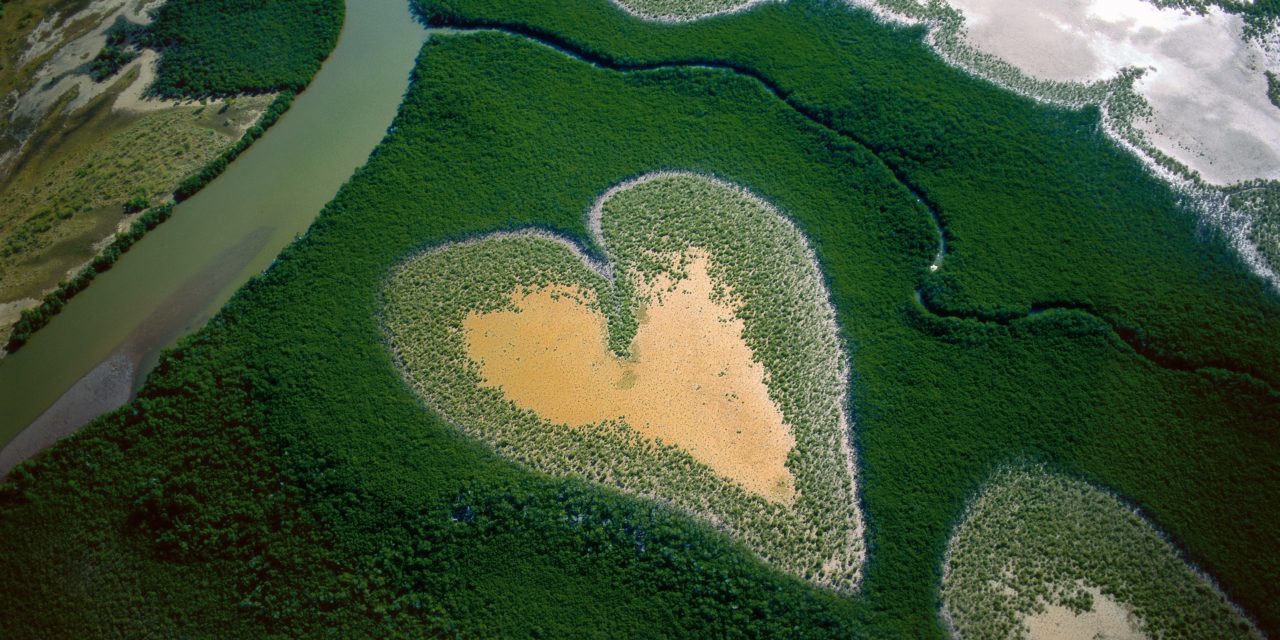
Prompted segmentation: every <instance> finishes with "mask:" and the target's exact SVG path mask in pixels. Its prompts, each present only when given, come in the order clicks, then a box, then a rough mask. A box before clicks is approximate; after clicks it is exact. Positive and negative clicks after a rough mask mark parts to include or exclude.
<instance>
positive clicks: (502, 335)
mask: <svg viewBox="0 0 1280 640" xmlns="http://www.w3.org/2000/svg"><path fill="white" fill-rule="evenodd" d="M687 273H688V277H687V278H686V279H683V280H680V281H679V282H676V283H674V284H675V286H674V288H670V286H671V285H672V282H671V281H670V280H666V281H665V282H664V281H662V279H659V281H658V282H656V283H655V284H654V285H653V287H652V288H651V289H649V290H648V291H645V292H643V293H644V294H645V295H647V297H648V303H647V304H646V306H645V308H644V312H643V313H642V314H641V316H640V318H639V321H640V323H639V327H638V329H637V332H636V336H635V340H634V342H633V343H632V357H631V358H628V359H622V358H618V357H617V356H616V355H614V354H613V353H612V352H611V351H610V350H609V347H608V342H607V340H608V328H607V326H606V322H605V318H604V316H603V315H601V314H600V313H598V312H597V311H594V310H592V309H590V308H589V307H588V306H587V302H588V300H587V299H586V298H585V296H584V294H582V293H581V292H580V291H579V290H577V289H573V288H568V287H551V288H546V289H541V290H538V291H533V292H527V293H524V294H523V295H521V294H520V293H516V294H513V302H514V303H515V305H516V307H517V308H518V309H519V310H518V311H511V310H503V311H496V312H491V313H483V314H481V313H471V314H469V315H468V316H467V318H466V319H465V320H464V321H463V325H462V327H463V331H464V333H465V335H466V349H467V354H468V356H469V357H470V358H471V359H472V360H473V361H475V362H476V363H477V364H478V365H479V368H480V372H481V375H482V376H483V378H484V380H485V384H486V385H488V386H493V387H499V388H501V389H502V390H503V392H504V393H505V395H506V396H507V397H508V398H509V399H510V400H511V401H512V402H514V403H515V404H516V405H517V406H519V407H521V408H524V409H530V410H533V411H535V412H537V413H538V414H539V415H541V416H543V417H544V418H546V419H548V420H550V421H552V422H555V423H560V424H567V425H571V426H586V425H592V424H598V423H600V422H603V421H606V420H615V419H619V418H621V419H622V420H624V421H625V422H626V423H627V424H629V425H631V427H632V428H634V429H636V430H637V431H639V432H640V433H641V434H643V435H644V436H646V437H648V438H651V439H654V440H659V439H660V440H661V441H662V442H664V443H667V444H672V445H676V446H679V447H681V448H682V449H684V450H685V451H688V452H689V454H690V455H692V456H693V458H694V459H696V460H698V461H699V462H702V463H704V464H706V465H707V466H709V467H710V468H711V469H712V470H714V471H715V472H716V473H718V474H720V475H722V476H724V477H726V478H729V479H731V480H733V481H735V482H737V483H738V484H740V485H742V486H743V487H744V488H746V489H747V490H748V491H751V492H752V493H755V494H758V495H760V496H763V497H765V498H767V499H769V500H773V501H775V502H781V503H789V502H790V501H791V500H792V499H793V498H794V497H795V480H794V478H793V477H792V475H791V472H790V471H789V470H788V469H787V467H786V460H787V454H788V453H790V452H791V450H792V448H793V447H794V446H795V438H794V437H793V436H792V434H791V430H790V428H789V427H788V426H787V425H786V424H785V423H784V422H783V418H782V413H781V411H779V410H778V408H777V406H776V405H775V404H774V403H773V401H772V400H770V399H769V390H768V387H767V386H766V385H765V372H764V368H763V367H762V366H761V365H760V364H759V363H757V362H755V361H753V359H752V352H751V348H750V347H748V346H747V344H746V342H745V341H744V340H743V338H742V330H743V322H742V320H741V319H739V318H737V317H736V315H735V313H734V310H733V309H732V308H731V307H730V306H728V305H727V304H724V303H719V302H715V301H713V300H712V291H713V288H714V282H713V281H712V279H711V276H710V274H709V272H708V259H707V258H706V256H705V255H695V256H694V259H693V260H692V262H691V264H690V265H689V267H688V270H687ZM669 288H670V290H668V289H669Z"/></svg>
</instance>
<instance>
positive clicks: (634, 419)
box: [385, 173, 863, 592]
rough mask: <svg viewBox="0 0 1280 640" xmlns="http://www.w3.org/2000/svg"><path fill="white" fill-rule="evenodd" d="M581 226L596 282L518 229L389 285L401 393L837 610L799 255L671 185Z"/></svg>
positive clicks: (735, 193)
mask: <svg viewBox="0 0 1280 640" xmlns="http://www.w3.org/2000/svg"><path fill="white" fill-rule="evenodd" d="M588 225H589V227H590V228H591V229H592V230H593V231H594V233H595V238H596V242H597V243H598V244H599V245H600V246H601V247H603V249H604V252H605V255H606V256H607V259H608V263H607V264H597V263H595V262H593V261H592V260H590V259H588V258H587V257H586V256H585V254H584V253H583V252H582V251H580V250H579V249H578V248H577V246H576V245H574V244H573V243H571V242H569V241H567V240H564V239H562V238H559V237H558V236H552V235H549V234H545V233H541V232H533V231H527V232H521V233H515V234H511V233H507V234H497V235H490V236H486V237H481V238H478V239H475V240H472V241H469V242H464V243H461V244H454V245H446V246H444V247H440V248H437V249H435V250H431V251H428V252H426V253H424V254H422V255H420V256H418V257H415V258H413V259H411V260H410V261H409V262H408V263H406V264H405V265H403V266H402V267H401V268H400V269H399V270H397V271H396V272H395V273H394V274H393V275H392V277H391V280H390V282H389V283H388V286H387V290H386V292H385V296H386V298H387V300H386V317H385V323H386V326H387V329H388V331H389V333H390V337H391V343H392V346H393V348H394V350H395V354H396V357H397V360H398V361H399V362H400V364H401V367H402V368H403V370H404V373H405V375H406V377H407V378H408V380H409V382H410V384H411V385H412V386H413V387H414V388H415V389H416V390H417V391H418V393H419V394H420V395H421V396H422V398H423V399H424V400H426V401H427V403H428V404H430V405H431V406H432V407H433V408H435V409H436V410H437V411H439V412H440V413H442V414H443V415H444V416H446V417H447V418H448V419H449V420H450V421H451V422H453V423H454V424H456V425H457V426H458V427H459V428H460V429H462V431H464V432H466V433H468V434H470V435H472V436H474V437H477V438H479V439H481V440H483V441H485V442H488V443H489V444H490V445H492V446H493V447H494V448H495V449H496V450H497V451H498V452H499V453H502V454H504V455H506V456H508V457H511V458H513V459H515V460H517V461H520V462H522V463H524V464H527V465H529V466H532V467H534V468H536V469H540V470H543V471H546V472H549V473H553V474H559V475H565V474H568V475H577V476H582V477H586V478H588V479H591V480H594V481H597V482H601V483H605V484H609V485H613V486H616V487H618V488H620V489H623V490H625V491H629V492H632V493H636V494H639V495H643V496H648V497H652V498H656V499H658V500H660V501H663V502H666V503H668V504H671V505H673V506H676V507H679V508H681V509H683V510H685V511H687V512H689V513H692V514H694V515H696V516H699V517H702V518H704V519H706V520H709V521H711V522H713V523H716V524H719V525H720V526H722V527H723V528H725V529H726V530H727V531H729V532H730V533H731V534H732V535H733V536H734V537H735V538H737V539H739V540H740V541H742V542H743V543H744V544H745V545H746V546H747V547H748V548H750V549H752V550H753V551H755V552H756V553H758V554H759V555H760V556H761V557H763V558H764V559H765V560H767V561H771V562H772V563H774V564H775V565H777V566H778V567H779V568H782V569H784V570H786V571H788V572H790V573H792V574H794V575H797V576H799V577H802V578H805V579H808V580H811V581H813V582H815V583H817V584H820V585H823V586H826V587H829V588H832V589H835V590H837V591H842V592H851V591H852V590H853V589H855V588H856V586H857V581H858V576H859V573H858V572H859V570H860V567H861V561H862V556H863V547H862V528H861V522H862V520H861V513H860V511H859V510H858V506H857V501H856V497H855V495H856V494H855V487H854V461H853V450H852V447H851V446H850V444H849V433H848V432H849V424H850V423H849V420H848V418H847V416H845V414H844V403H845V397H846V393H847V392H846V390H845V385H846V382H845V379H846V378H845V376H846V375H847V373H846V372H847V364H846V362H845V360H844V356H843V353H842V350H841V348H840V345H839V342H838V340H837V338H836V326H835V320H834V312H833V310H832V309H831V306H830V303H829V302H828V299H827V293H826V289H825V287H824V285H823V283H822V279H821V274H820V273H819V272H818V270H817V267H816V264H815V262H814V258H813V255H812V253H811V252H810V251H809V249H808V247H807V245H806V244H805V240H804V237H803V236H802V235H801V234H800V232H799V231H798V230H797V229H796V228H795V227H794V226H792V225H791V223H790V222H788V221H787V220H786V219H785V218H783V217H782V216H781V215H780V214H779V213H778V212H777V211H776V210H774V209H773V208H772V207H770V206H769V205H768V204H767V203H765V202H763V201H761V200H760V199H759V198H757V197H755V196H754V195H752V194H750V193H749V192H747V191H745V190H744V189H741V188H739V187H736V186H734V185H731V184H729V183H725V182H721V181H719V180H716V179H713V178H708V177H705V176H700V175H695V174H688V173H654V174H649V175H646V176H644V177H642V178H639V179H636V180H633V181H630V182H626V183H623V184H621V185H618V186H616V187H614V188H612V189H610V190H609V191H607V192H606V193H605V194H604V195H603V196H602V197H601V198H600V199H599V201H598V202H597V203H596V205H595V206H594V207H593V208H592V209H591V211H590V213H589V214H588ZM820 532H821V533H820Z"/></svg>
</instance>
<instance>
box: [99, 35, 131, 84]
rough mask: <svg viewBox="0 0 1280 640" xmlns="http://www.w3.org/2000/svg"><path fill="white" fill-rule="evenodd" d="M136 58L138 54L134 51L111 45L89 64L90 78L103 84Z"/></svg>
mask: <svg viewBox="0 0 1280 640" xmlns="http://www.w3.org/2000/svg"><path fill="white" fill-rule="evenodd" d="M136 57H138V52H137V51H134V50H133V49H129V48H126V47H121V46H117V45H111V44H109V45H107V46H105V47H103V48H102V50H101V51H99V52H98V55H97V56H94V58H93V60H92V61H90V62H89V77H91V78H93V81H94V82H102V81H103V80H106V79H107V78H110V77H112V76H114V75H116V73H118V72H119V71H120V68H121V67H123V66H125V65H126V64H129V63H130V62H132V61H133V59H134V58H136Z"/></svg>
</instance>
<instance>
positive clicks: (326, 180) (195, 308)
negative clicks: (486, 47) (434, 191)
mask: <svg viewBox="0 0 1280 640" xmlns="http://www.w3.org/2000/svg"><path fill="white" fill-rule="evenodd" d="M426 37H427V32H426V30H425V29H424V28H423V27H422V26H420V25H419V24H418V23H417V22H416V21H415V20H414V19H413V17H412V15H411V14H410V12H409V3H408V0H357V1H355V2H348V3H347V16H346V23H345V24H344V26H343V31H342V37H341V39H340V40H339V41H338V45H337V47H336V48H335V49H334V51H333V53H332V55H330V57H329V59H328V61H326V62H325V64H324V67H323V68H322V69H321V70H320V73H319V74H317V75H316V77H315V79H314V80H313V81H312V83H311V85H310V86H309V87H308V88H307V90H306V91H305V92H303V93H302V94H301V95H300V96H299V97H298V99H297V100H296V101H295V102H294V104H293V107H292V108H291V109H290V110H289V112H288V113H287V114H285V116H284V117H283V118H281V119H280V121H279V122H277V123H276V125H275V126H274V127H272V129H271V130H270V131H268V132H267V134H266V135H265V136H263V137H262V139H260V140H258V141H257V143H255V144H254V145H253V146H252V147H251V148H250V149H249V150H248V151H247V152H246V153H244V154H243V155H241V156H240V158H239V159H237V160H236V161H235V162H233V163H231V166H230V167H229V168H228V169H227V172H226V173H224V174H223V175H222V176H221V177H219V178H218V179H217V180H215V181H214V182H213V183H212V184H210V185H209V186H208V187H206V188H205V189H204V190H203V191H201V192H200V193H199V194H197V195H196V196H195V197H193V198H191V199H190V200H188V201H186V202H184V203H182V204H181V205H179V206H178V207H177V209H176V211H175V213H174V216H173V218H172V219H170V220H169V221H168V222H166V223H165V224H163V225H161V226H160V227H158V228H156V229H155V230H154V231H152V232H151V233H150V234H148V235H147V237H146V238H145V239H143V240H142V241H141V242H139V243H138V244H137V245H135V246H134V247H133V249H132V250H131V251H130V252H129V253H128V254H127V255H126V256H125V257H123V258H122V259H121V260H120V261H119V262H118V263H117V264H116V265H115V267H114V268H112V269H111V270H110V271H108V272H107V273H105V274H103V275H102V276H100V277H98V278H97V279H96V280H95V281H94V283H93V285H92V286H90V287H89V288H88V289H87V290H85V291H84V292H82V293H81V294H80V295H78V296H76V298H75V299H74V300H72V301H71V303H70V304H68V305H67V308H66V309H65V310H63V312H62V313H61V314H60V315H58V317H56V318H55V319H54V320H53V322H51V323H50V324H49V325H48V326H47V327H45V328H44V329H41V330H40V331H39V332H37V333H36V334H35V335H34V336H33V337H32V340H31V341H30V342H29V343H28V344H26V345H25V346H23V348H22V349H21V350H19V351H18V352H17V353H14V354H11V355H9V356H8V357H5V358H4V359H2V360H0V445H3V446H4V448H3V450H0V476H3V475H4V474H6V473H7V472H8V470H9V469H10V468H12V467H13V465H15V464H17V463H18V462H20V461H21V460H23V459H26V458H27V457H29V456H30V455H32V454H34V453H35V452H37V451H39V450H40V449H42V448H44V447H46V446H48V445H49V444H50V443H52V442H53V441H54V440H56V439H57V438H59V437H61V436H62V435H65V434H67V433H70V432H71V431H74V430H75V429H77V428H79V427H80V426H82V425H83V424H84V423H86V422H88V421H89V420H91V419H93V418H94V417H95V416H97V415H99V414H101V413H102V412H104V411H108V410H110V409H113V408H115V407H117V406H119V405H121V404H123V403H124V402H126V401H127V400H128V399H129V397H130V396H131V395H132V394H133V392H134V391H135V390H136V389H137V387H138V386H140V385H141V382H142V380H143V379H144V378H145V376H146V373H147V372H148V371H149V370H150V369H151V367H153V366H154V365H155V362H156V360H157V358H158V356H159V352H160V350H161V349H163V348H164V347H167V346H169V345H171V344H173V343H174V342H175V341H176V340H177V339H179V338H181V337H182V336H184V335H187V334H189V333H191V332H192V331H195V330H196V329H198V328H199V327H201V326H202V325H203V324H204V323H205V322H206V321H208V319H209V318H210V317H212V316H213V314H214V313H215V312H216V311H217V310H218V309H219V308H220V307H221V306H222V305H223V304H224V303H225V302H226V301H227V299H229V298H230V297H231V294H232V293H233V292H234V291H235V290H236V288H238V287H239V286H240V285H241V284H243V283H244V282H245V281H246V280H248V279H249V278H250V277H252V276H253V275H254V274H257V273H260V272H261V271H262V270H263V269H265V268H266V267H267V266H268V265H270V264H271V261H272V259H274V257H275V256H276V254H278V253H279V252H280V250H281V249H283V248H284V247H285V246H286V245H287V244H288V243H289V242H290V241H292V240H293V239H294V238H295V237H297V235H298V234H300V233H302V232H304V231H305V230H306V229H307V227H308V225H310V224H311V221H312V220H313V219H314V218H315V216H316V214H318V213H319V212H320V209H321V208H322V207H323V206H324V204H325V203H326V202H328V201H329V200H330V199H332V198H333V196H334V194H336V193H337V191H338V188H339V187H340V186H341V185H342V184H343V182H345V181H346V179H347V178H348V177H349V176H350V175H351V174H352V172H354V171H355V169H356V168H357V167H359V166H360V165H361V164H363V163H364V161H365V160H366V159H367V158H368V156H369V153H370V152H371V151H372V150H373V148H374V147H375V146H376V145H377V144H378V142H379V141H380V140H381V139H382V137H383V135H384V134H385V133H386V130H387V127H388V125H390V123H391V120H392V118H393V117H394V116H395V112H396V109H397V107H398V106H399V105H400V100H401V98H402V97H403V95H404V92H405V89H406V88H407V87H408V83H409V73H410V71H411V70H412V68H413V64H414V59H415V57H416V55H417V53H418V50H419V49H420V48H421V47H422V43H423V42H424V41H425V40H426Z"/></svg>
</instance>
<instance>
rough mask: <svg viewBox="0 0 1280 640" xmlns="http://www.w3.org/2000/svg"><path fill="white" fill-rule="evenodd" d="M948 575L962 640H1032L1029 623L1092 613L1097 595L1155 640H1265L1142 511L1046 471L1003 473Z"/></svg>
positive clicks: (974, 505) (945, 585) (953, 618)
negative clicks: (1053, 613) (1059, 611)
mask: <svg viewBox="0 0 1280 640" xmlns="http://www.w3.org/2000/svg"><path fill="white" fill-rule="evenodd" d="M943 576H944V577H943V581H942V596H943V603H944V616H946V617H947V618H948V622H949V623H950V625H951V627H952V629H953V630H954V631H955V632H956V636H957V637H959V638H965V639H970V640H973V639H988V638H990V639H1004V638H1025V637H1028V631H1029V629H1028V627H1027V626H1026V624H1025V620H1026V618H1028V617H1029V616H1034V615H1036V614H1039V613H1043V612H1044V611H1045V608H1046V607H1047V606H1055V607H1066V608H1068V609H1070V610H1071V611H1074V612H1076V613H1082V612H1087V611H1090V610H1091V609H1093V607H1094V600H1095V598H1096V597H1097V594H1102V595H1103V597H1107V598H1110V599H1112V600H1114V601H1115V602H1118V603H1120V604H1121V605H1122V606H1123V607H1124V608H1125V609H1127V610H1128V611H1130V612H1131V613H1132V614H1133V615H1134V617H1135V618H1136V619H1137V620H1138V621H1139V626H1140V627H1141V631H1142V632H1143V634H1144V635H1145V636H1146V637H1149V638H1166V639H1169V640H1174V639H1179V638H1185V639H1186V640H1197V639H1200V638H1260V637H1261V634H1259V633H1258V631H1257V630H1256V629H1255V628H1254V627H1253V626H1252V625H1251V623H1250V622H1249V621H1248V620H1247V619H1246V618H1244V617H1243V616H1242V615H1241V614H1240V612H1239V611H1238V610H1237V609H1236V608H1235V607H1233V606H1232V605H1231V603H1229V602H1228V601H1227V600H1226V598H1225V597H1224V596H1223V595H1222V593H1221V592H1220V591H1218V590H1217V588H1216V587H1215V586H1214V585H1213V584H1212V583H1210V582H1209V581H1208V580H1207V579H1206V578H1205V577H1204V576H1203V575H1201V574H1199V573H1198V572H1197V571H1196V570H1195V569H1194V568H1192V567H1191V566H1190V565H1188V564H1187V562H1186V561H1185V560H1183V559H1182V558H1181V557H1180V554H1179V553H1178V551H1177V550H1176V549H1175V548H1174V547H1173V545H1172V544H1170V543H1169V541H1167V540H1165V539H1164V538H1163V537H1162V536H1161V535H1160V534H1159V533H1158V532H1157V531H1156V530H1155V528H1153V527H1152V526H1151V524H1150V523H1148V522H1147V521H1146V519H1145V518H1143V517H1142V516H1141V515H1140V514H1138V513H1137V512H1135V511H1134V510H1133V508H1131V507H1129V506H1127V505H1125V504H1124V503H1123V502H1121V501H1120V499H1118V498H1116V497H1115V496H1113V495H1111V494H1110V493H1107V492H1106V491H1103V490H1101V489H1098V488H1096V487H1093V486H1090V485H1089V484H1088V483H1085V482H1082V481H1079V480H1073V479H1071V478H1068V477H1066V476H1063V475H1058V474H1053V473H1049V472H1047V471H1046V470H1045V469H1044V468H1042V467H1015V468H1009V469H1004V470H1001V471H998V472H997V473H996V474H995V477H994V478H992V479H991V481H990V482H989V483H988V484H987V485H986V486H985V487H983V488H982V489H981V490H980V491H979V493H978V495H977V496H976V497H975V498H974V499H973V501H972V502H971V503H970V504H969V507H968V509H967V510H966V512H965V514H964V518H963V520H962V522H961V523H960V525H959V527H957V528H956V531H955V533H954V535H953V537H952V539H951V544H950V546H949V548H948V552H947V559H946V563H945V566H944V567H943ZM1030 637H1032V638H1034V637H1035V636H1034V634H1032V635H1031V636H1030Z"/></svg>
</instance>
